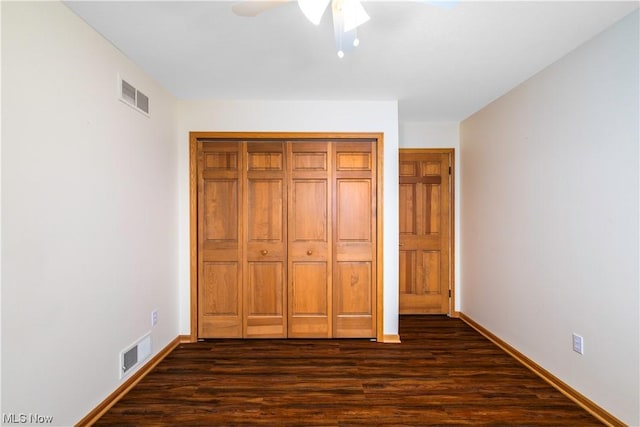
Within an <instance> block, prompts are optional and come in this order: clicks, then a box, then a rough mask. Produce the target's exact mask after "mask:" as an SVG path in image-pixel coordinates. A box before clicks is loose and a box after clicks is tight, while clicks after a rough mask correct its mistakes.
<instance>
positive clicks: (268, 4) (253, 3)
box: [231, 0, 291, 17]
mask: <svg viewBox="0 0 640 427" xmlns="http://www.w3.org/2000/svg"><path fill="white" fill-rule="evenodd" d="M289 1H291V0H245V1H239V2H236V3H234V4H233V5H232V6H231V10H233V13H235V14H236V15H238V16H248V17H249V16H256V15H259V14H260V13H262V12H264V11H266V10H269V9H271V8H274V7H277V6H280V5H281V4H283V3H288V2H289Z"/></svg>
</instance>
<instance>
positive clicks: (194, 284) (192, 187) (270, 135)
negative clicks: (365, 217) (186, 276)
mask: <svg viewBox="0 0 640 427" xmlns="http://www.w3.org/2000/svg"><path fill="white" fill-rule="evenodd" d="M199 139H208V140H216V139H217V140H221V141H222V140H224V141H230V140H237V141H264V140H276V139H280V140H296V141H301V140H306V141H313V140H332V141H336V142H341V141H342V142H353V141H358V140H370V141H374V142H375V145H376V150H377V153H376V158H377V165H376V166H377V174H376V175H377V178H376V188H377V194H376V197H377V201H376V203H377V215H376V222H377V223H376V232H377V236H376V237H377V240H376V291H375V292H376V313H375V314H376V340H377V341H379V342H385V335H384V280H383V236H384V234H383V223H384V221H383V215H382V214H383V211H382V207H383V206H384V204H383V203H382V197H383V187H382V184H383V175H384V174H383V164H384V163H383V153H384V133H382V132H213V131H212V132H189V259H190V263H189V264H190V324H191V328H190V334H189V339H190V341H191V342H196V341H197V340H198V193H197V190H198V189H197V185H198V181H197V162H198V159H197V148H198V140H199Z"/></svg>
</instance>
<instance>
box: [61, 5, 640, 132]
mask: <svg viewBox="0 0 640 427" xmlns="http://www.w3.org/2000/svg"><path fill="white" fill-rule="evenodd" d="M65 4H66V5H67V6H68V7H69V8H71V9H72V10H73V11H74V12H75V13H77V14H78V15H79V16H81V17H82V18H83V19H84V20H85V21H86V22H87V23H89V25H91V26H92V27H93V28H95V29H96V30H97V31H98V32H100V33H101V34H102V35H103V36H104V37H106V38H107V39H108V40H110V41H111V42H112V43H113V44H114V45H115V46H116V47H117V48H118V49H120V50H121V51H122V52H123V53H124V54H125V55H127V56H128V57H129V58H131V59H132V60H133V61H134V62H135V63H137V64H138V65H139V66H140V67H142V68H143V69H144V70H145V71H146V72H147V73H148V74H150V75H151V76H152V77H153V78H154V79H156V80H157V81H158V82H159V83H160V84H161V85H162V86H163V87H165V88H166V89H167V90H168V91H170V92H171V93H172V94H174V95H175V96H176V97H177V98H179V99H245V100H259V99H269V100H347V99H348V100H396V99H397V100H398V104H399V114H400V120H401V121H455V122H457V121H460V120H462V119H464V118H466V117H468V116H469V115H471V114H472V113H474V112H475V111H477V110H478V109H480V108H482V107H483V106H485V105H486V104H488V103H489V102H491V101H492V100H494V99H496V98H498V97H499V96H501V95H502V94H504V93H505V92H507V91H508V90H510V89H511V88H513V87H515V86H516V85H518V84H519V83H521V82H523V81H524V80H526V79H527V78H529V77H530V76H532V75H533V74H535V73H537V72H538V71H540V70H542V69H543V68H544V67H546V66H547V65H549V64H551V63H552V62H554V61H555V60H557V59H559V58H560V57H562V56H563V55H565V54H566V53H568V52H569V51H571V50H573V49H574V48H576V47H577V46H579V45H580V44H582V43H583V42H585V41H586V40H588V39H589V38H591V37H593V36H594V35H596V34H597V33H599V32H601V31H602V30H604V29H605V28H607V27H609V26H610V25H612V24H613V23H615V22H616V21H617V20H619V19H621V18H622V17H623V16H625V15H627V14H628V13H630V12H632V11H633V10H635V9H637V8H638V5H639V2H638V1H628V2H612V1H602V2H596V1H587V2H577V1H551V2H540V1H534V2H523V1H505V2H478V1H460V2H457V3H455V5H454V7H451V8H447V7H442V6H438V5H436V4H435V3H434V2H418V1H414V2H410V1H384V2H383V1H368V2H364V3H363V4H364V6H365V9H366V10H367V12H368V13H369V15H370V16H371V20H370V21H369V22H367V23H366V24H364V25H363V26H361V27H360V29H359V30H358V32H359V34H358V35H359V38H360V40H361V45H360V47H358V48H357V49H355V50H354V51H353V52H350V53H348V54H347V55H346V56H345V57H344V58H343V59H339V58H338V57H337V55H336V48H335V44H334V40H333V26H332V23H331V15H330V13H325V16H324V17H323V20H322V22H321V24H320V26H319V27H315V26H313V25H312V24H311V23H310V22H308V21H307V20H306V18H305V17H304V15H303V14H302V12H301V11H300V9H299V8H298V6H297V4H296V3H295V2H291V3H284V4H283V5H281V6H279V7H276V8H273V9H271V10H269V11H267V12H264V13H262V14H260V15H258V16H257V17H254V18H246V17H239V16H236V15H234V14H233V13H232V11H231V5H232V4H233V2H229V1H196V2H190V1H140V2H134V1H123V2H116V1H82V2H81V1H67V2H65Z"/></svg>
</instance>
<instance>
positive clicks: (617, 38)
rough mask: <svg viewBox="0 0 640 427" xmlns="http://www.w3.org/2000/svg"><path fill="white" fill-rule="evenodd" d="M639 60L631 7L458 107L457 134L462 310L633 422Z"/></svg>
mask: <svg viewBox="0 0 640 427" xmlns="http://www.w3.org/2000/svg"><path fill="white" fill-rule="evenodd" d="M638 64H639V46H638V12H637V11H636V12H634V13H633V14H632V15H630V16H628V17H627V18H625V19H624V20H622V21H621V22H620V23H618V24H617V25H615V26H613V27H612V28H610V29H608V30H607V31H605V32H604V33H602V34H601V35H599V36H597V37H595V38H594V39H592V40H591V41H589V42H587V43H586V44H585V45H583V46H581V47H580V48H578V49H577V50H575V51H573V52H572V53H570V54H569V55H568V56H566V57H565V58H563V59H561V60H560V61H558V62H557V63H555V64H553V65H551V66H550V67H548V68H547V69H545V70H544V71H542V72H541V73H539V74H538V75H536V76H534V77H533V78H531V79H530V80H528V81H527V82H525V83H523V84H522V85H520V86H519V87H517V88H516V89H514V90H513V91H511V92H509V93H508V94H506V95H505V96H503V97H502V98H500V99H498V100H497V101H495V102H494V103H492V104H490V105H489V106H487V107H485V108H483V109H482V110H481V111H479V112H478V113H476V114H474V115H473V116H471V117H470V118H468V119H467V120H465V121H464V122H463V123H462V124H461V144H460V145H461V147H460V148H461V157H462V159H463V163H462V206H461V209H460V212H461V214H462V257H463V260H464V262H463V264H462V279H463V284H462V285H463V286H462V292H463V293H464V300H463V301H462V311H463V312H464V313H466V314H467V315H469V316H470V317H471V318H473V319H475V320H476V321H477V322H478V323H480V324H481V325H483V326H484V327H486V328H487V329H489V330H490V331H492V332H493V333H495V334H496V335H498V336H499V337H500V338H502V339H503V340H504V341H506V342H507V343H509V344H511V345H512V346H514V347H515V348H517V349H518V350H519V351H521V352H522V353H524V354H525V355H527V356H528V357H530V358H531V359H533V360H535V361H536V362H537V363H539V364H540V365H542V366H543V367H544V368H545V369H547V370H549V371H550V372H551V373H553V374H554V375H556V376H557V377H559V378H560V379H561V380H563V381H565V382H566V383H567V384H569V385H570V386H572V387H573V388H574V389H576V390H578V391H579V392H580V393H582V394H583V395H585V396H586V397H588V398H589V399H591V400H593V401H594V402H596V403H597V404H598V405H599V406H601V407H602V408H604V409H605V410H607V411H609V412H610V413H611V414H613V415H615V416H617V417H618V418H620V419H621V420H623V421H624V422H626V423H628V424H629V425H634V426H637V425H640V407H639V405H640V403H639V402H640V392H639V388H640V384H639V381H640V380H639V378H640V372H639V369H640V368H639V367H640V357H639V346H640V342H639V337H640V332H639V324H640V319H639V315H638V313H639V312H640V304H639V302H640V301H639V300H640V294H639V287H640V285H639V283H640V280H639V276H638V257H639V250H638V233H639V230H638V222H639V218H640V216H639V213H638V209H639V200H638V193H639V183H638V179H639V174H638V171H639V158H638V156H639V151H638V141H639V140H640V135H639V131H638V129H639V118H638V117H639V113H640V112H639V107H638V105H639V96H640V95H639V89H638V78H639V75H640V74H639V66H638ZM572 332H576V333H578V334H580V335H582V336H583V337H584V345H585V352H584V355H579V354H577V353H575V352H573V351H572V346H571V343H572V341H571V334H572Z"/></svg>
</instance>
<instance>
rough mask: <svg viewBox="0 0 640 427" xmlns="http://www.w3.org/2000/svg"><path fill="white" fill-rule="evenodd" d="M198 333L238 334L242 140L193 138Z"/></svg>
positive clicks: (204, 336) (240, 285) (239, 321)
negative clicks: (237, 141) (197, 140)
mask: <svg viewBox="0 0 640 427" xmlns="http://www.w3.org/2000/svg"><path fill="white" fill-rule="evenodd" d="M197 156H198V167H197V171H198V172H197V191H198V336H199V337H200V338H229V337H230V338H239V337H242V239H241V236H242V231H241V221H240V220H239V218H241V215H240V209H241V204H240V200H241V199H240V194H241V193H242V181H241V172H240V162H241V158H242V157H241V146H240V145H239V144H237V143H220V142H201V143H199V144H198V152H197Z"/></svg>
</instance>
